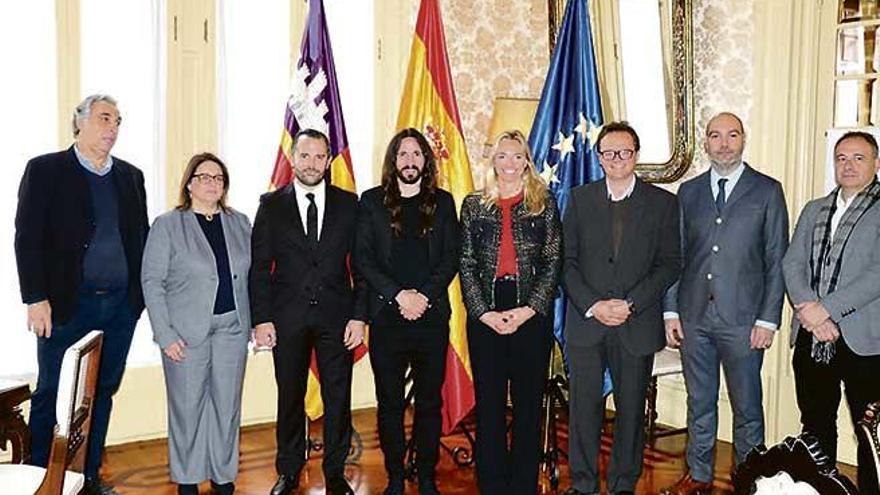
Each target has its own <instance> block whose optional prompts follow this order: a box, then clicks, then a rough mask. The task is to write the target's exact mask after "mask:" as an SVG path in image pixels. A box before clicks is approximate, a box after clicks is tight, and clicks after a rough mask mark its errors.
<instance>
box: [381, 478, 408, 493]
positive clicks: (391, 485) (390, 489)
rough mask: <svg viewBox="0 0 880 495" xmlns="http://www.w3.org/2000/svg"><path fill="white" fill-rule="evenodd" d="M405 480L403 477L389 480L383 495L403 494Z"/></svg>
mask: <svg viewBox="0 0 880 495" xmlns="http://www.w3.org/2000/svg"><path fill="white" fill-rule="evenodd" d="M403 494H404V482H403V478H391V479H389V480H388V486H387V487H385V490H384V491H382V495H403Z"/></svg>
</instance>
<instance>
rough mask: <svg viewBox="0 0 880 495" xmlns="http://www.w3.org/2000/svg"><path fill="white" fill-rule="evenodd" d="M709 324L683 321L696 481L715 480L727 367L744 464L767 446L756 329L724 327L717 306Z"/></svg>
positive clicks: (690, 455) (689, 452)
mask: <svg viewBox="0 0 880 495" xmlns="http://www.w3.org/2000/svg"><path fill="white" fill-rule="evenodd" d="M704 320H705V321H704V323H703V324H693V323H689V322H682V326H683V328H684V342H683V343H682V346H681V360H682V364H683V366H684V381H685V386H686V387H687V392H688V394H687V406H688V408H687V411H688V412H687V428H688V443H687V464H688V468H689V470H690V474H691V476H692V477H693V478H694V479H695V480H699V481H712V479H713V477H714V467H715V438H716V436H717V434H718V388H719V386H720V380H721V373H720V369H721V365H723V366H724V379H725V383H726V384H727V393H728V395H729V396H730V405H731V406H732V409H733V445H734V448H735V450H736V462H737V464H739V463H741V462H742V461H744V460H745V457H746V454H748V453H749V451H750V450H752V448H753V447H755V446H756V445H759V444H763V443H764V408H763V405H762V403H761V399H762V386H761V364H762V363H763V361H764V351H763V350H759V349H750V339H751V334H752V327H751V326H743V327H731V326H727V325H724V324H723V323H722V322H721V321H720V319H719V318H718V313H717V311H715V310H714V307H713V306H711V305H710V307H709V311H708V312H707V315H706V318H705V319H704Z"/></svg>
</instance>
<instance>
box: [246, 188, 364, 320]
mask: <svg viewBox="0 0 880 495" xmlns="http://www.w3.org/2000/svg"><path fill="white" fill-rule="evenodd" d="M356 220H357V196H355V195H354V194H352V193H350V192H346V191H343V190H342V189H339V188H338V187H335V186H331V185H330V184H327V196H326V200H325V204H324V223H323V227H322V229H321V238H320V240H319V241H318V249H317V250H313V249H311V248H310V247H309V245H308V240H307V239H306V232H305V228H304V227H303V223H302V220H301V219H300V216H299V208H298V207H297V201H296V193H295V192H294V189H293V184H292V183H291V184H289V185H287V186H286V187H284V188H282V189H279V190H277V191H274V192H271V193H266V194H264V195H263V196H262V197H261V198H260V207H259V208H258V209H257V216H256V219H255V220H254V229H253V232H252V234H251V272H250V299H251V313H252V315H253V319H252V323H253V324H254V325H258V324H260V323H267V322H270V323H274V324H275V328H276V329H277V330H278V331H284V329H290V330H293V329H294V328H296V327H299V326H301V325H302V324H306V323H312V324H320V325H322V326H325V327H327V328H329V329H332V330H334V331H336V330H338V331H339V332H342V331H343V330H344V328H345V324H346V323H347V322H348V320H350V319H357V320H363V321H366V309H365V307H366V305H365V304H364V296H363V292H364V291H363V282H362V281H360V280H359V279H358V278H357V277H355V278H354V280H353V278H352V274H351V270H350V267H349V263H350V259H349V257H350V254H351V251H352V247H353V246H354V229H355V222H356ZM315 309H316V310H317V312H311V313H310V310H315ZM307 317H310V320H309V321H306V318H307ZM315 318H317V319H315Z"/></svg>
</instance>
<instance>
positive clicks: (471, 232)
mask: <svg viewBox="0 0 880 495" xmlns="http://www.w3.org/2000/svg"><path fill="white" fill-rule="evenodd" d="M511 213H512V216H513V244H514V247H515V249H516V264H517V271H518V274H517V276H518V279H517V304H518V305H520V306H529V307H530V308H532V309H533V310H535V311H536V312H538V313H541V314H542V315H545V316H546V315H549V314H550V311H551V308H552V305H553V300H554V299H555V298H556V295H557V291H558V284H559V271H560V267H561V265H562V224H561V222H560V221H559V211H558V209H557V208H556V202H555V201H553V200H552V199H551V200H550V201H547V206H546V207H545V208H544V211H543V212H542V213H541V214H539V215H529V214H528V212H527V211H526V208H525V205H524V204H523V203H520V204H518V205H516V206H514V208H513V210H512V212H511ZM461 224H462V231H461V233H462V243H461V267H460V273H461V286H462V293H463V295H464V302H465V306H467V311H468V315H469V316H470V317H472V318H479V317H480V316H481V315H482V314H483V313H486V312H487V311H491V310H493V309H494V308H495V272H496V268H497V264H498V244H499V239H500V238H501V210H499V209H498V208H496V207H495V206H493V205H484V204H483V203H482V202H481V196H480V193H478V192H477V193H471V194H469V195H468V196H467V197H466V198H465V199H464V202H463V203H462V205H461Z"/></svg>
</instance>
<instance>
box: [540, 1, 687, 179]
mask: <svg viewBox="0 0 880 495" xmlns="http://www.w3.org/2000/svg"><path fill="white" fill-rule="evenodd" d="M565 4H566V0H548V14H549V15H548V19H549V32H550V47H551V53H552V50H553V47H554V46H555V40H556V34H557V33H558V31H559V27H560V25H561V24H562V16H563V13H564V9H565ZM589 7H590V22H591V28H592V33H593V44H594V49H595V52H596V53H595V55H596V61H597V68H598V71H599V79H600V88H601V90H602V110H603V114H604V115H605V121H606V122H610V121H611V120H627V121H629V122H630V124H632V125H633V126H634V127H635V128H636V130H637V131H638V133H639V137H640V138H641V141H642V151H641V152H640V157H641V158H640V159H641V160H642V161H641V162H639V164H638V165H637V167H636V173H638V175H639V177H641V178H642V179H644V180H646V181H648V182H657V183H669V182H674V181H676V180H678V179H679V178H680V177H682V176H683V175H684V174H685V172H686V171H687V169H688V167H690V165H691V162H692V161H693V157H694V143H695V131H694V57H693V8H692V0H659V1H658V0H589ZM654 9H656V10H654Z"/></svg>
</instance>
